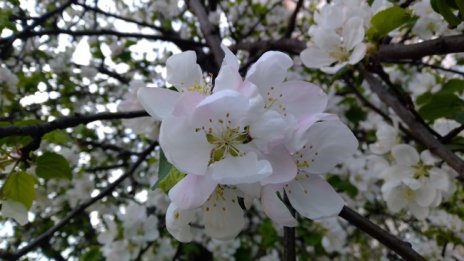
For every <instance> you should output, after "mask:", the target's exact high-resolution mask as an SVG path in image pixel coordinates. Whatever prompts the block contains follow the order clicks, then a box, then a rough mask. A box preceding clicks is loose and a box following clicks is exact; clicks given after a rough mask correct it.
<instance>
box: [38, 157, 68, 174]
mask: <svg viewBox="0 0 464 261" xmlns="http://www.w3.org/2000/svg"><path fill="white" fill-rule="evenodd" d="M36 164H37V167H36V168H35V173H36V174H37V176H38V177H41V178H44V179H72V172H71V167H70V166H69V162H68V161H67V160H66V159H65V158H64V157H63V156H61V155H59V154H56V153H54V152H45V153H44V154H42V156H40V157H38V158H37V161H36Z"/></svg>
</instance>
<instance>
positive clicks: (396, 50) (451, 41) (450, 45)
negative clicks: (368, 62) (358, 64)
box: [374, 35, 464, 61]
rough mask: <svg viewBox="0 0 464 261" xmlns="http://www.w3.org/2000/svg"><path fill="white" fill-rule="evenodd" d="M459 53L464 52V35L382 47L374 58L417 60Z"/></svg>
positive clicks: (381, 59) (383, 59)
mask: <svg viewBox="0 0 464 261" xmlns="http://www.w3.org/2000/svg"><path fill="white" fill-rule="evenodd" d="M459 52H464V35H453V36H443V37H440V38H437V39H433V40H429V41H423V42H421V43H416V44H407V45H405V44H393V45H381V46H380V47H379V49H378V51H377V52H376V53H375V54H374V57H375V59H376V60H378V61H397V60H416V59H420V58H422V57H425V56H430V55H441V54H449V53H459Z"/></svg>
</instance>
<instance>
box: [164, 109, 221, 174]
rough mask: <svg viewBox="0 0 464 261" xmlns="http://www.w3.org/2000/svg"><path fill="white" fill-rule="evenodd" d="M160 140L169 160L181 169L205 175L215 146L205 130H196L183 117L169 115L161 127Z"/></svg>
mask: <svg viewBox="0 0 464 261" xmlns="http://www.w3.org/2000/svg"><path fill="white" fill-rule="evenodd" d="M159 142H160V145H161V148H162V149H163V152H164V154H165V155H166V158H167V159H168V161H169V162H171V163H172V164H173V165H175V166H176V167H177V168H178V169H179V170H180V171H183V172H185V173H191V174H198V175H204V174H205V173H206V168H207V167H208V163H209V160H210V156H211V150H212V149H213V146H212V145H211V144H209V143H208V141H207V139H206V135H205V133H204V132H201V131H199V132H195V127H193V126H191V125H190V124H188V122H187V120H186V119H185V118H182V117H174V116H171V117H167V118H165V119H164V120H163V122H162V124H161V129H160V138H159Z"/></svg>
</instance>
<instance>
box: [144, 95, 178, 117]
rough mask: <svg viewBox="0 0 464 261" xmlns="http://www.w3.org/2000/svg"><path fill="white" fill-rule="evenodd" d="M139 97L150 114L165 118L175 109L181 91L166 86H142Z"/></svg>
mask: <svg viewBox="0 0 464 261" xmlns="http://www.w3.org/2000/svg"><path fill="white" fill-rule="evenodd" d="M137 97H138V100H139V101H140V104H142V106H143V108H144V109H145V110H146V111H147V112H148V114H150V116H152V117H153V118H155V119H156V120H163V119H164V118H165V117H167V116H168V115H170V114H171V113H172V111H173V110H174V107H175V106H176V103H177V100H179V97H180V93H178V92H176V91H172V90H169V89H166V88H148V87H141V88H139V90H138V91H137Z"/></svg>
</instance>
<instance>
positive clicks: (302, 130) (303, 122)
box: [285, 113, 339, 154]
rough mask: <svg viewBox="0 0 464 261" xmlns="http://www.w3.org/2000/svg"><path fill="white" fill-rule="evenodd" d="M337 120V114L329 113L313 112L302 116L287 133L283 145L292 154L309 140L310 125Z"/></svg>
mask: <svg viewBox="0 0 464 261" xmlns="http://www.w3.org/2000/svg"><path fill="white" fill-rule="evenodd" d="M332 120H339V119H338V116H337V115H335V114H330V113H314V114H310V115H308V116H307V117H304V118H302V119H300V120H299V121H298V123H297V124H295V125H294V127H295V128H294V129H293V130H291V131H289V132H288V133H287V136H286V139H285V146H286V147H287V149H288V151H289V152H290V153H291V154H293V153H295V152H297V151H299V150H301V148H302V147H303V146H304V145H306V143H308V142H309V139H310V137H308V135H309V130H310V127H311V126H312V125H313V124H314V123H316V122H318V121H332Z"/></svg>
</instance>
